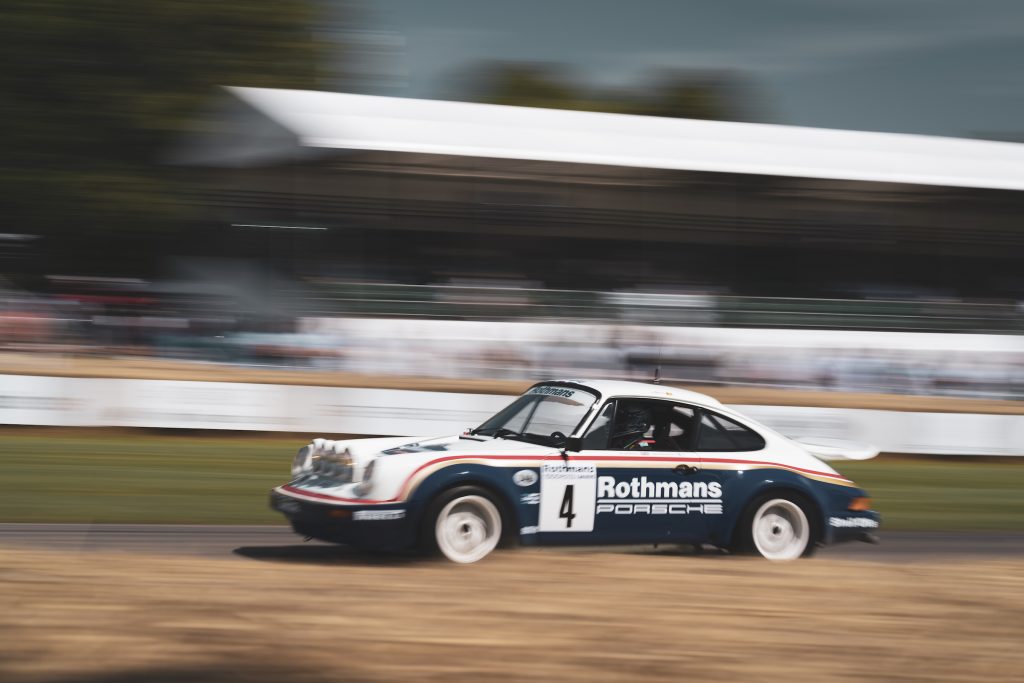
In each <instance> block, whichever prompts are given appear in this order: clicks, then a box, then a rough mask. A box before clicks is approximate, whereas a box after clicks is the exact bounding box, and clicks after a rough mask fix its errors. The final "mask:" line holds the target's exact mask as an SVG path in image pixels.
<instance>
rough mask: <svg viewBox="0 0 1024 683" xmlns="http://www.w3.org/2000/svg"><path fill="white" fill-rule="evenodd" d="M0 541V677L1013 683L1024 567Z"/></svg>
mask: <svg viewBox="0 0 1024 683" xmlns="http://www.w3.org/2000/svg"><path fill="white" fill-rule="evenodd" d="M329 557H331V558H333V559H328V560H324V559H323V557H321V558H320V559H307V560H304V561H293V562H267V561H256V560H252V559H243V558H231V559H223V560H217V559H193V558H180V557H166V558H158V557H153V556H130V555H116V554H93V553H88V554H79V553H73V552H67V553H49V552H45V551H30V550H10V549H7V550H0V567H2V569H0V576H2V583H0V680H3V681H10V682H12V683H13V682H19V683H20V682H21V681H66V682H71V681H90V682H93V683H100V682H104V683H114V682H116V683H121V682H122V681H123V682H125V683H127V682H128V681H159V682H164V681H167V682H169V681H190V683H208V682H212V681H259V682H263V681H266V682H267V683H270V682H271V681H273V682H274V683H279V682H281V681H311V682H317V683H319V682H320V681H325V682H326V681H394V680H410V681H446V682H453V681H518V680H552V681H634V680H651V681H662V680H664V681H668V680H672V681H678V680H690V681H769V680H784V681H787V682H793V681H857V682H863V681H985V682H986V683H993V682H995V681H1019V680H1021V676H1022V674H1024V651H1022V648H1021V643H1022V642H1024V563H1021V562H1019V561H1015V562H1009V561H1007V562H972V563H963V564H948V565H943V566H931V565H926V564H923V563H922V564H908V565H881V564H852V563H841V562H836V561H823V560H815V561H807V562H800V563H794V564H786V565H773V564H769V563H766V562H762V561H757V560H753V559H739V558H722V557H708V558H694V557H679V556H665V555H642V556H640V555H625V554H614V553H601V554H584V553H561V552H553V551H530V550H519V551H516V552H508V553H502V554H499V555H497V556H495V557H493V558H489V559H488V560H487V561H485V562H483V563H481V564H479V565H473V566H468V567H461V566H454V565H448V564H443V563H429V562H414V561H404V560H391V561H382V560H374V559H370V558H365V557H360V556H353V555H351V554H338V555H333V556H329Z"/></svg>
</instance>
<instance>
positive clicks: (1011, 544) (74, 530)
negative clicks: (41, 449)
mask: <svg viewBox="0 0 1024 683" xmlns="http://www.w3.org/2000/svg"><path fill="white" fill-rule="evenodd" d="M881 536H882V543H881V544H880V545H867V544H864V543H844V544H840V545H836V546H829V547H827V548H823V549H821V550H819V551H818V554H819V556H820V557H822V558H825V559H839V560H853V561H857V562H876V561H878V562H898V563H905V562H935V561H938V560H948V561H955V560H965V559H973V560H978V559H986V558H987V559H1019V560H1022V561H1024V533H1022V532H964V531H958V532H936V531H883V532H882V534H881ZM4 546H11V547H29V548H37V549H44V550H70V551H76V552H103V551H118V552H120V551H125V552H132V553H152V554H160V555H177V556H193V557H207V558H231V557H233V556H234V557H239V558H250V559H263V560H269V561H276V560H302V561H306V562H312V563H317V562H325V563H330V562H346V561H359V558H360V555H359V553H357V552H356V551H354V550H352V549H350V548H345V547H342V546H337V545H331V544H326V543H318V542H316V541H311V542H308V543H304V542H303V541H302V538H301V537H300V536H297V535H296V534H295V533H294V532H293V531H292V530H291V528H290V527H288V526H286V525H283V524H282V525H253V526H239V525H214V524H211V525H197V524H0V548H2V547H4ZM544 552H549V553H552V554H554V555H557V554H559V553H595V552H602V553H605V554H628V555H651V554H655V555H677V556H678V555H693V554H694V551H693V549H692V548H690V547H688V546H686V547H679V546H675V545H667V546H665V545H663V546H661V547H660V548H658V549H654V548H652V547H651V546H649V545H647V546H625V547H615V548H599V547H580V548H558V549H546V550H545V551H544ZM707 553H708V554H715V551H714V550H712V549H710V548H709V549H707ZM364 559H366V558H364ZM553 561H556V560H553Z"/></svg>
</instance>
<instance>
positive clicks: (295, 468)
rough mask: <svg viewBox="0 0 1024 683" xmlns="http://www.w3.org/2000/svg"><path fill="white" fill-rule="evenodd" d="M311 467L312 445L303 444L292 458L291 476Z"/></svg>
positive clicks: (298, 474) (300, 473)
mask: <svg viewBox="0 0 1024 683" xmlns="http://www.w3.org/2000/svg"><path fill="white" fill-rule="evenodd" d="M312 469H313V447H312V446H303V447H302V448H300V449H299V452H298V453H296V454H295V459H294V460H292V476H293V477H298V476H300V475H303V474H306V473H307V472H309V471H311V470H312Z"/></svg>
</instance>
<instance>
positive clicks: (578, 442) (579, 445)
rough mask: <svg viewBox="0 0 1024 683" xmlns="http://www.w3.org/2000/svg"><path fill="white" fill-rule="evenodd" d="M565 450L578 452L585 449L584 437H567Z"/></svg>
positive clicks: (563, 447)
mask: <svg viewBox="0 0 1024 683" xmlns="http://www.w3.org/2000/svg"><path fill="white" fill-rule="evenodd" d="M562 450H563V451H566V452H568V451H572V452H573V453H578V452H579V451H582V450H583V439H581V438H580V437H578V436H570V437H567V438H566V439H565V443H564V444H562Z"/></svg>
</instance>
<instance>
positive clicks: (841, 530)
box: [824, 510, 882, 543]
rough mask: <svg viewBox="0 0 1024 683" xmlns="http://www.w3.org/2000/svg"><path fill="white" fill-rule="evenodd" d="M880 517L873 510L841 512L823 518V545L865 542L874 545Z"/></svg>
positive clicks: (876, 539) (880, 522)
mask: <svg viewBox="0 0 1024 683" xmlns="http://www.w3.org/2000/svg"><path fill="white" fill-rule="evenodd" d="M881 525H882V516H881V515H880V514H878V513H877V512H875V511H874V510H863V511H858V512H853V511H850V510H843V511H842V512H835V513H833V514H830V515H828V516H827V517H825V534H824V536H825V543H845V542H847V541H866V542H868V543H876V542H877V541H878V537H877V536H876V534H877V532H878V528H879V527H880V526H881Z"/></svg>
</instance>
